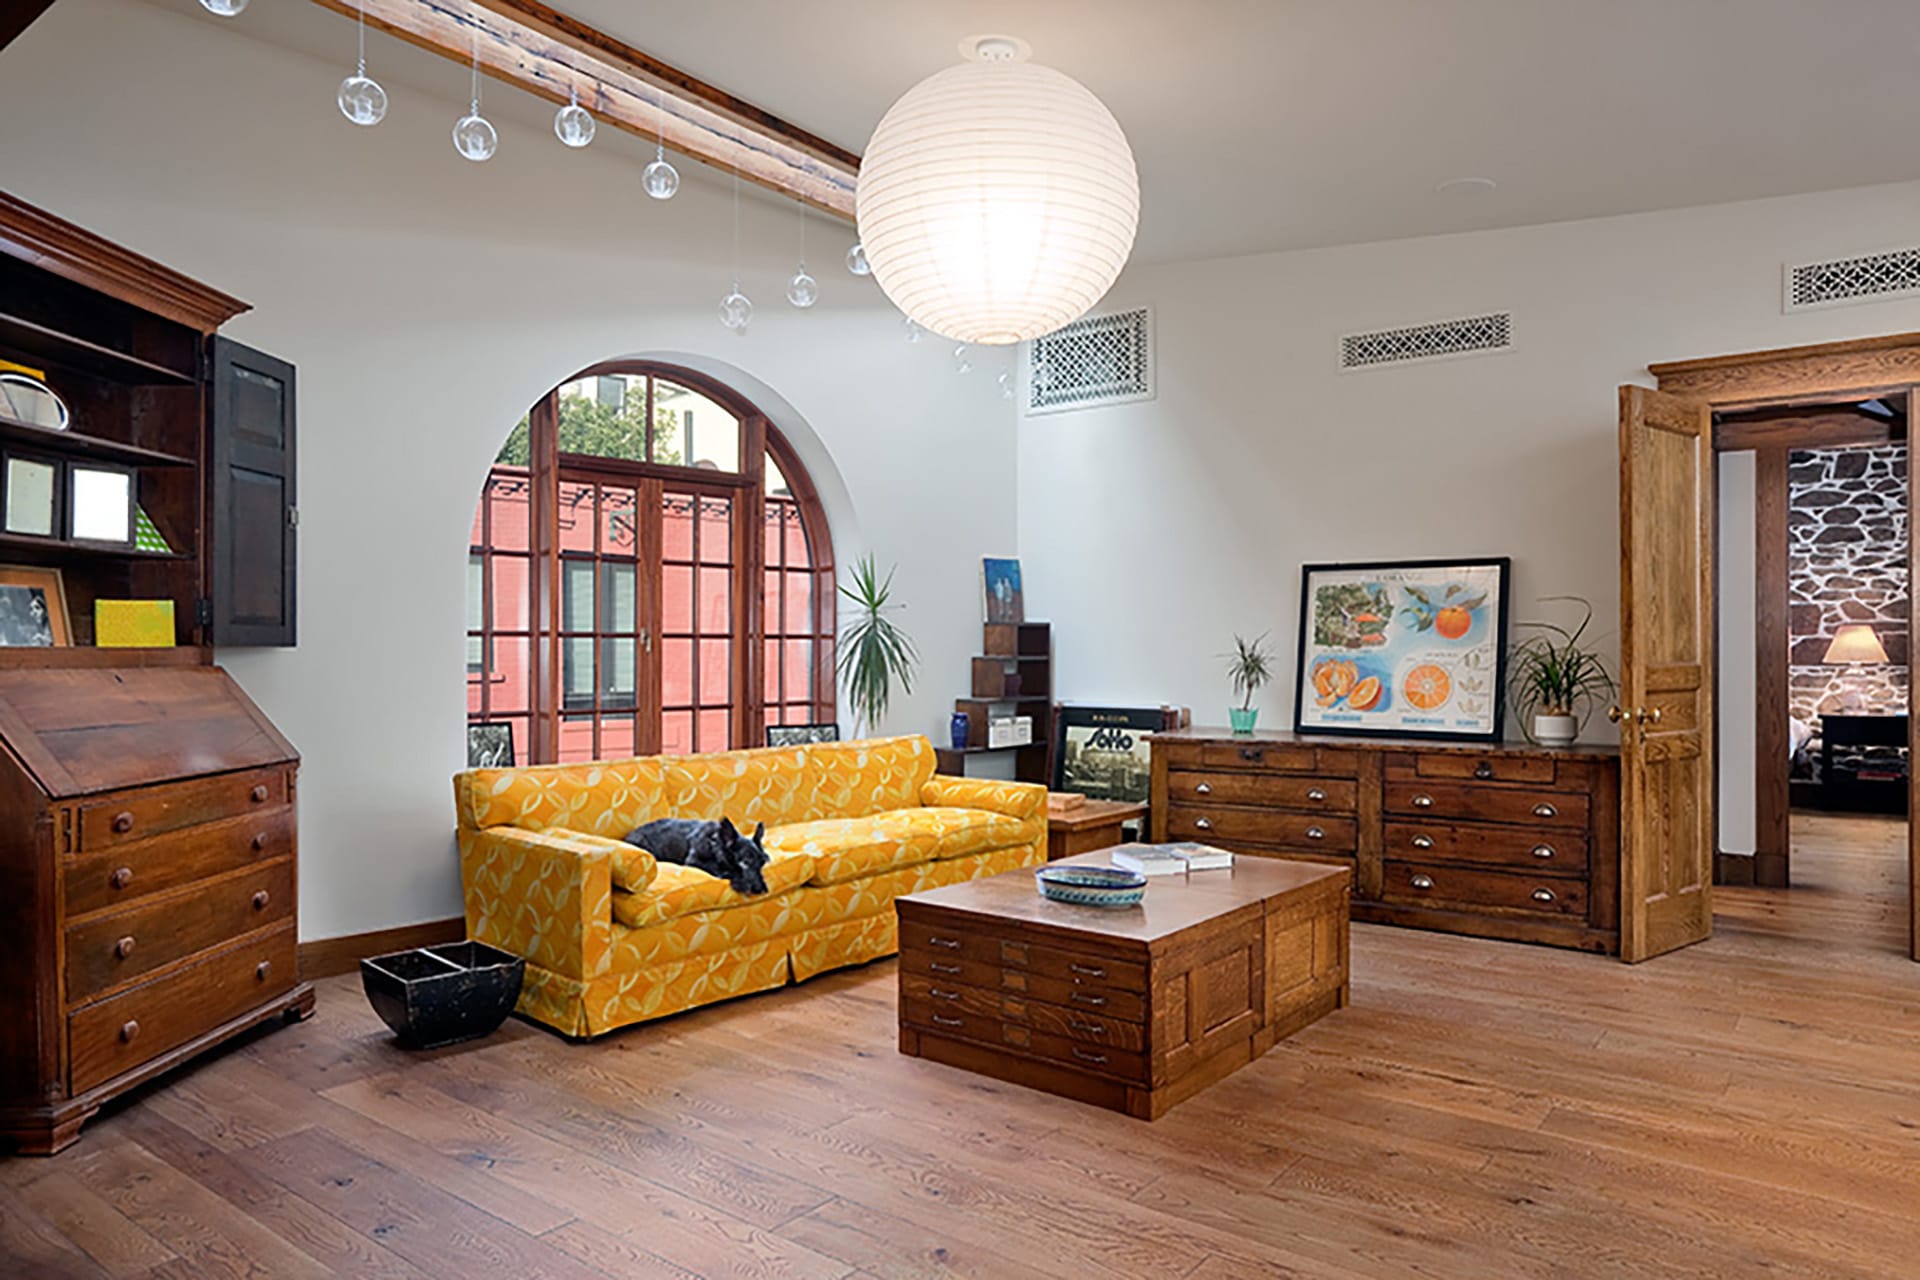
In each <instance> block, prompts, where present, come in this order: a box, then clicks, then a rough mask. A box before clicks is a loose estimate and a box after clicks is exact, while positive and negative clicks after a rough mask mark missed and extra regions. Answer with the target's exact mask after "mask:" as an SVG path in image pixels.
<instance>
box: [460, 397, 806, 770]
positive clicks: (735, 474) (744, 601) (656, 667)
mask: <svg viewBox="0 0 1920 1280" xmlns="http://www.w3.org/2000/svg"><path fill="white" fill-rule="evenodd" d="M834 614H835V609H834V572H833V549H832V544H831V539H830V538H829V536H828V533H827V524H826V519H825V516H824V513H823V512H822V510H821V508H820V503H819V499H818V498H817V496H816V495H815V492H814V488H813V485H812V482H811V481H810V480H809V479H808V478H807V475H806V472H805V470H804V469H803V468H802V467H801V465H800V462H799V459H798V458H797V457H796V456H795V455H794V453H793V451H792V449H791V448H790V447H789V446H788V444H787V442H786V440H785V439H784V438H783V437H782V436H781V435H780V433H779V432H778V431H777V430H776V429H775V428H774V427H773V426H772V425H771V424H770V423H769V422H768V421H767V419H766V416H765V415H764V414H762V413H761V412H760V411H759V410H758V409H756V408H754V406H753V405H752V404H751V403H750V402H749V401H747V400H746V399H745V398H744V397H742V396H740V395H739V394H738V393H736V392H734V391H733V390H731V389H730V388H728V387H726V386H724V385H723V384H721V383H718V382H716V381H714V380H712V379H710V378H707V377H705V376H704V375H701V374H698V373H695V372H693V371H692V370H688V369H681V368H676V367H673V366H668V365H662V364H653V363H643V362H635V361H623V362H617V363H612V364H606V365H600V366H596V367H594V368H592V369H588V370H586V371H585V372H583V373H581V374H580V375H578V376H576V377H574V378H572V379H569V380H568V381H567V382H565V383H562V384H561V385H560V386H558V387H555V388H554V389H553V390H552V391H550V392H548V393H547V394H546V395H545V396H543V397H542V398H541V399H540V401H539V402H538V403H537V404H535V405H534V406H533V408H532V409H531V410H529V412H528V414H527V416H526V418H524V419H523V420H522V421H521V423H520V425H519V426H518V427H516V428H515V429H514V431H513V432H512V434H511V435H509V436H508V438H507V443H506V445H505V446H504V447H503V448H502V449H501V451H500V455H499V458H498V459H497V460H496V461H495V463H494V466H493V469H492V470H491V471H490V472H489V473H488V476H487V481H486V485H485V487H484V489H483V490H482V492H481V495H480V505H479V508H478V510H476V511H475V513H474V520H473V536H472V541H471V545H470V548H469V554H468V560H467V720H468V723H469V724H470V725H471V724H505V725H509V726H511V727H512V730H513V744H514V757H515V762H516V763H519V764H530V763H531V764H540V763H550V762H556V761H577V760H604V759H617V758H620V757H624V756H632V755H651V754H654V753H657V752H665V753H669V754H680V753H686V752H693V751H718V750H724V749H726V748H728V747H737V746H749V745H756V744H758V743H759V742H761V741H762V740H763V739H764V735H765V731H766V726H767V725H769V724H813V723H819V722H822V721H830V720H832V719H833V718H834V679H833V639H834Z"/></svg>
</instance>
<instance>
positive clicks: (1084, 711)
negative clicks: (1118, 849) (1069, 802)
mask: <svg viewBox="0 0 1920 1280" xmlns="http://www.w3.org/2000/svg"><path fill="white" fill-rule="evenodd" d="M1166 727H1167V712H1166V710H1165V709H1164V708H1161V707H1075V706H1063V707H1061V708H1060V710H1059V712H1058V714H1057V715H1056V717H1055V738H1054V748H1053V789H1054V790H1055V791H1072V792H1077V793H1079V794H1080V795H1083V796H1085V797H1086V798H1087V799H1089V800H1126V801H1129V802H1131V803H1134V804H1145V803H1146V802H1147V797H1148V796H1149V795H1150V794H1151V793H1152V791H1153V753H1152V752H1151V751H1150V750H1149V747H1148V743H1147V735H1148V734H1150V733H1159V732H1160V731H1161V730H1162V729H1165V728H1166Z"/></svg>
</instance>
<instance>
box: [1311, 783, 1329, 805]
mask: <svg viewBox="0 0 1920 1280" xmlns="http://www.w3.org/2000/svg"><path fill="white" fill-rule="evenodd" d="M1326 798H1327V793H1326V792H1325V791H1323V790H1321V789H1320V788H1319V787H1313V788H1311V789H1310V790H1308V792H1307V799H1309V800H1311V801H1313V802H1314V803H1315V804H1321V803H1323V802H1324V801H1325V800H1326Z"/></svg>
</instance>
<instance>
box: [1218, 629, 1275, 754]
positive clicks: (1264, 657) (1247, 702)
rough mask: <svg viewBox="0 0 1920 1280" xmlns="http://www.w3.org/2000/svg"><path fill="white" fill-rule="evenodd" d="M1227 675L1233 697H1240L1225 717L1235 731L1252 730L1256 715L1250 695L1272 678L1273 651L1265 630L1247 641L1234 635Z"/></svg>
mask: <svg viewBox="0 0 1920 1280" xmlns="http://www.w3.org/2000/svg"><path fill="white" fill-rule="evenodd" d="M1227 677H1228V678H1229V679H1230V680H1232V681H1233V696H1234V697H1236V698H1238V699H1240V705H1239V706H1237V707H1230V708H1229V709H1228V710H1227V719H1228V720H1230V721H1232V723H1233V731H1234V732H1235V733H1252V732H1253V724H1254V721H1256V720H1258V719H1259V718H1260V709H1259V708H1258V707H1256V706H1254V705H1253V695H1254V694H1256V693H1258V692H1259V691H1260V689H1261V687H1262V686H1263V685H1265V684H1266V683H1267V682H1268V681H1269V680H1272V679H1273V651H1272V650H1271V649H1269V648H1268V647H1267V633H1266V632H1264V631H1263V632H1261V633H1260V634H1259V635H1257V636H1255V637H1254V638H1253V639H1251V640H1248V639H1246V638H1245V637H1244V636H1241V635H1239V634H1237V633H1236V634H1235V635H1234V637H1233V652H1232V653H1230V654H1228V655H1227Z"/></svg>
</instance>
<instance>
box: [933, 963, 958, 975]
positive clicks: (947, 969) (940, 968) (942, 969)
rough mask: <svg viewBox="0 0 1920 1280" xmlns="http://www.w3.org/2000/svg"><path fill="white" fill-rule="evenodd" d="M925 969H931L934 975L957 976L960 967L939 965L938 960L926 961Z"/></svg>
mask: <svg viewBox="0 0 1920 1280" xmlns="http://www.w3.org/2000/svg"><path fill="white" fill-rule="evenodd" d="M927 968H929V969H931V970H933V971H934V972H935V973H944V974H948V975H952V974H957V973H959V972H960V966H959V965H957V964H941V963H940V962H939V961H938V960H929V961H927Z"/></svg>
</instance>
